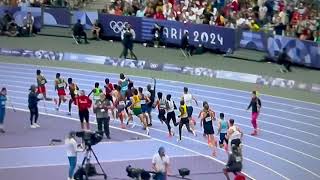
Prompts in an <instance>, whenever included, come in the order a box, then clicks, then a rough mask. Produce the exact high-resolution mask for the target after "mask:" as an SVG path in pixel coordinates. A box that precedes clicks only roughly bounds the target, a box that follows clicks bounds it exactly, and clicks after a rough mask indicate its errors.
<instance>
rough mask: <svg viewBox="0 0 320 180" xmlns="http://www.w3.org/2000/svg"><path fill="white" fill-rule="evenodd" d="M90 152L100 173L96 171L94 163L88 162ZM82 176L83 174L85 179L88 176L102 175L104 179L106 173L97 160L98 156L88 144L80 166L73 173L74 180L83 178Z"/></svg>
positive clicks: (86, 179)
mask: <svg viewBox="0 0 320 180" xmlns="http://www.w3.org/2000/svg"><path fill="white" fill-rule="evenodd" d="M91 154H93V156H94V158H95V159H96V161H97V163H98V165H99V167H100V169H101V171H102V173H97V171H96V168H95V167H94V165H93V164H91V163H90V158H91ZM83 176H85V180H89V176H103V177H104V179H105V180H106V179H107V174H106V173H105V171H104V170H103V168H102V166H101V164H100V162H99V160H98V157H97V156H96V154H95V153H94V151H93V149H92V148H91V146H88V148H87V150H86V152H85V156H84V158H83V161H82V164H81V167H80V168H79V169H78V170H77V172H76V174H75V178H76V180H83Z"/></svg>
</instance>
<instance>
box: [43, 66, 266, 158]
mask: <svg viewBox="0 0 320 180" xmlns="http://www.w3.org/2000/svg"><path fill="white" fill-rule="evenodd" d="M37 82H38V93H41V94H43V97H44V99H45V100H48V101H50V100H52V99H51V98H48V97H47V95H46V88H45V84H46V83H47V80H46V79H45V77H44V76H43V75H42V74H41V71H40V70H37ZM67 82H68V83H66V82H65V81H64V79H63V78H62V77H61V75H60V73H57V74H56V80H55V90H56V91H57V94H58V99H54V101H55V103H56V105H57V107H56V110H59V107H60V105H61V103H62V102H66V100H67V98H66V91H65V90H66V89H69V95H70V98H69V112H68V115H71V109H72V108H71V106H72V104H75V105H77V106H79V107H80V104H79V103H81V102H79V95H78V91H79V87H78V86H77V84H75V83H74V82H73V80H72V78H69V79H68V81H67ZM101 94H105V97H106V99H107V100H109V101H110V102H112V108H110V109H108V111H109V113H110V114H111V116H112V117H113V118H114V119H119V120H120V126H121V128H126V125H129V123H130V122H131V123H132V127H134V126H135V125H136V124H135V122H134V121H133V117H134V116H136V117H138V118H139V120H140V122H141V123H142V125H143V129H144V130H145V131H146V134H148V135H149V133H150V130H149V127H150V126H152V120H153V118H152V113H151V112H152V109H157V110H158V119H159V120H160V122H161V123H162V124H166V126H167V129H168V135H169V137H172V136H174V135H175V132H174V129H173V128H172V127H171V121H172V122H173V126H175V127H177V126H178V129H179V137H178V141H181V140H182V128H183V126H184V125H185V126H186V128H187V130H188V132H189V133H191V134H193V135H194V136H197V133H196V129H195V126H196V120H195V119H194V118H193V116H192V115H193V102H195V104H196V105H197V106H198V102H197V99H196V98H195V97H194V96H193V95H192V94H191V93H190V92H189V90H188V88H187V87H184V89H183V93H182V96H181V99H180V102H179V107H177V106H176V104H175V102H174V101H173V99H172V96H171V94H167V95H166V96H165V95H164V94H163V93H162V92H157V94H156V80H155V79H154V82H153V88H152V86H151V84H148V85H147V86H146V89H144V88H143V87H138V88H136V87H135V86H134V82H133V81H131V80H130V79H129V78H127V77H126V76H125V75H124V74H123V73H121V74H120V77H119V81H118V82H117V84H112V83H111V82H110V80H109V79H108V78H107V79H105V85H104V90H103V89H102V88H101V87H100V84H99V83H98V82H96V83H95V84H94V88H93V89H92V91H91V92H90V93H89V94H88V96H87V97H90V96H91V95H92V99H93V104H96V103H95V102H96V101H97V100H99V99H100V95H101ZM81 95H82V96H84V92H83V91H82V93H81ZM156 95H157V97H156ZM252 95H253V96H252V100H251V102H250V104H249V106H248V109H249V108H252V121H251V122H252V125H253V127H254V132H253V133H252V135H257V133H258V131H257V129H258V127H257V118H258V114H259V111H260V107H261V101H260V99H259V98H258V97H257V92H256V91H253V92H252ZM86 103H87V102H86ZM86 105H88V107H87V109H88V108H90V106H91V104H90V103H89V104H86ZM176 110H177V111H179V115H178V116H176V113H175V111H176ZM87 113H89V111H88V112H87ZM79 115H80V113H79ZM176 117H178V118H179V121H178V120H177V118H176ZM83 119H84V120H86V123H87V124H89V115H88V114H86V115H85V117H80V121H81V127H82V128H83V129H85V126H84V125H83V121H84V120H83ZM198 119H200V126H201V127H202V128H203V136H204V137H206V138H207V142H208V146H209V147H211V148H212V155H213V156H216V149H217V146H218V142H217V140H216V138H215V132H214V121H217V129H218V132H217V136H219V137H220V138H219V146H220V147H221V148H223V147H224V148H225V149H226V151H227V152H229V151H230V150H231V146H232V145H236V146H239V147H240V144H241V138H242V135H243V133H242V132H241V130H240V129H239V127H237V126H236V125H235V124H234V120H233V119H230V120H229V121H227V120H225V115H224V113H220V114H219V117H216V113H215V111H214V110H213V109H211V108H210V106H209V103H207V102H203V104H202V110H201V111H200V113H199V115H198ZM88 128H89V125H87V129H88Z"/></svg>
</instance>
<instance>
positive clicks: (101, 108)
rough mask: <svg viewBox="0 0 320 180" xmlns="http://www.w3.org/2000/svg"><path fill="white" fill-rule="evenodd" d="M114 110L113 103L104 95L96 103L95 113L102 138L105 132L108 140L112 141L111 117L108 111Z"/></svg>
mask: <svg viewBox="0 0 320 180" xmlns="http://www.w3.org/2000/svg"><path fill="white" fill-rule="evenodd" d="M112 108H113V106H112V105H111V101H110V100H109V99H107V98H106V95H105V94H103V93H102V94H100V99H99V100H97V101H96V104H95V106H94V111H95V113H96V117H97V123H98V132H99V133H100V135H101V136H103V132H104V133H105V135H106V136H107V139H111V138H110V130H109V122H110V116H109V113H108V111H109V109H112ZM102 126H103V128H102ZM102 129H103V130H102Z"/></svg>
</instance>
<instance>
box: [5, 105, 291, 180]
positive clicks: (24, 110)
mask: <svg viewBox="0 0 320 180" xmlns="http://www.w3.org/2000/svg"><path fill="white" fill-rule="evenodd" d="M16 104H19V103H16ZM20 104H22V103H20ZM22 105H24V104H22ZM9 109H12V108H11V107H9ZM15 109H16V110H19V111H23V112H29V110H27V109H23V108H15ZM39 109H42V107H39ZM48 109H52V111H54V109H53V108H48ZM63 112H67V111H63ZM39 114H41V115H45V116H51V117H57V118H63V119H69V120H73V121H77V122H78V121H79V120H78V119H76V118H72V117H66V116H62V115H57V114H50V113H44V112H39ZM90 117H93V116H91V115H90ZM90 123H91V124H97V123H95V122H90ZM137 126H140V125H137ZM110 128H113V129H117V130H120V131H125V132H129V133H133V134H137V135H140V136H144V137H148V138H151V139H153V140H156V141H158V142H162V143H165V144H168V145H171V146H174V147H177V148H179V149H183V150H186V151H189V152H191V153H194V154H197V155H199V156H202V157H205V158H208V159H211V160H214V161H216V162H218V163H220V164H223V165H225V163H224V162H223V161H220V160H219V159H216V158H213V157H211V156H208V155H205V154H202V153H200V152H197V151H194V150H192V149H189V148H186V147H183V146H179V145H176V144H173V143H170V142H168V141H164V140H161V139H158V138H155V137H151V136H148V135H146V134H143V133H139V132H136V131H132V130H128V129H122V128H120V127H115V126H110ZM160 132H161V131H160ZM166 134H167V132H166ZM182 137H183V138H187V137H184V136H182ZM250 162H254V163H255V164H257V165H259V166H261V167H263V168H266V169H268V170H271V171H272V172H273V173H275V174H277V175H279V176H281V177H285V176H283V175H281V174H280V173H278V172H276V171H274V170H272V169H271V168H268V167H267V166H264V165H262V164H260V163H258V162H255V161H253V160H251V161H250ZM243 174H244V175H246V176H247V177H249V178H250V179H252V180H255V178H253V177H251V176H249V175H248V174H246V173H243Z"/></svg>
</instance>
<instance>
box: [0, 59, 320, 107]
mask: <svg viewBox="0 0 320 180" xmlns="http://www.w3.org/2000/svg"><path fill="white" fill-rule="evenodd" d="M21 63H22V64H19V63H8V62H1V63H0V64H3V65H4V67H5V66H11V67H12V66H13V67H17V65H18V66H24V67H29V68H30V67H33V68H35V67H39V68H44V69H47V70H49V69H57V70H60V71H61V70H66V71H77V72H79V71H82V72H87V73H90V74H97V75H100V76H101V75H102V74H105V75H106V74H110V75H113V76H118V75H119V74H117V73H110V72H108V73H103V72H101V71H90V70H83V69H72V68H66V67H56V66H44V65H36V64H23V63H24V62H23V61H21ZM0 66H2V65H0ZM24 70H25V69H24ZM128 75H129V76H130V77H136V78H141V79H148V80H150V78H146V77H143V76H135V75H130V74H128ZM158 80H161V81H163V82H168V83H170V82H171V83H175V84H176V83H181V84H188V85H192V86H198V87H205V88H209V89H221V90H228V91H233V92H241V93H243V94H245V95H250V92H248V91H243V90H239V89H231V88H224V87H217V86H209V85H203V84H195V83H185V82H180V81H173V80H166V79H158ZM195 89H196V88H195ZM200 90H201V89H200ZM204 91H207V92H212V90H204ZM217 93H218V92H217ZM219 93H221V92H219ZM224 94H226V95H229V96H234V97H240V98H243V95H241V96H238V95H234V94H232V93H230V94H228V93H224ZM263 96H269V97H272V98H275V99H277V98H278V99H284V100H287V101H295V102H300V103H304V104H312V105H315V106H318V107H320V104H318V103H313V102H307V101H302V100H297V99H290V98H285V97H280V96H273V95H268V94H263ZM244 99H246V98H244ZM266 102H270V103H274V104H280V105H286V106H290V107H296V106H295V105H289V104H287V103H279V102H274V101H267V100H266ZM302 108H303V107H302ZM306 109H308V110H311V109H312V108H306ZM312 110H314V111H315V112H319V110H318V109H312Z"/></svg>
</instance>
